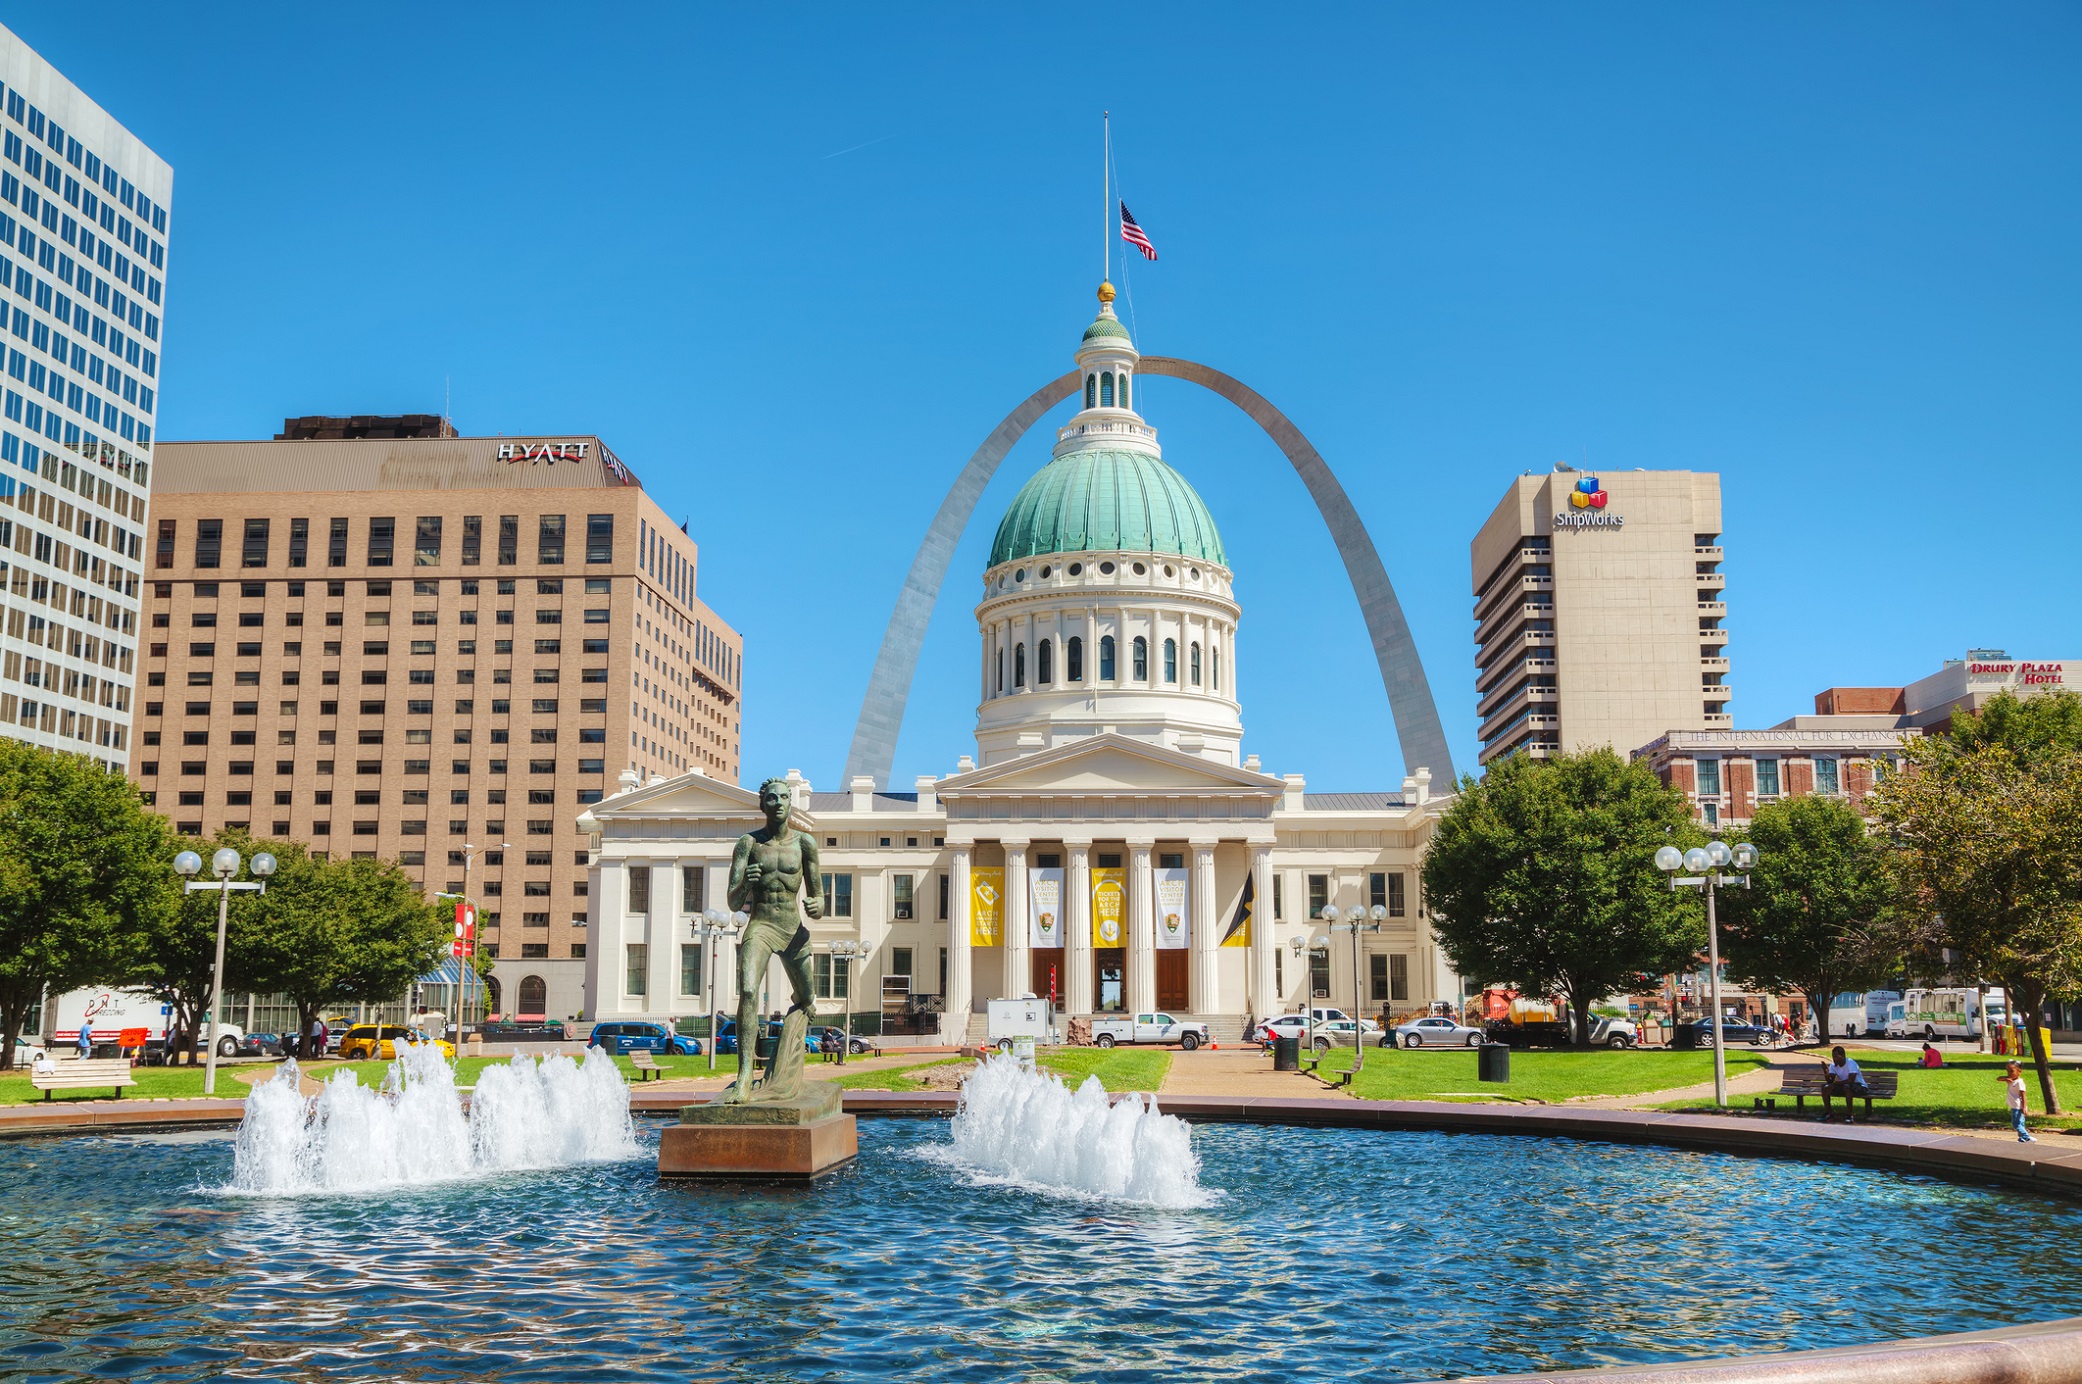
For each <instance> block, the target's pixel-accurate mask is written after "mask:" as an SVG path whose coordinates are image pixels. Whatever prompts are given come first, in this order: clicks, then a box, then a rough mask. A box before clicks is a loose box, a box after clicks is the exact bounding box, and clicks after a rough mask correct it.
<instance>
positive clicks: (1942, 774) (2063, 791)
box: [1872, 704, 2082, 1115]
mask: <svg viewBox="0 0 2082 1384" xmlns="http://www.w3.org/2000/svg"><path fill="white" fill-rule="evenodd" d="M2027 705H2028V704H2027ZM1991 709H1992V708H1991ZM2006 715H2007V716H2008V717H2009V718H2010V719H2009V721H2008V726H2007V729H2006V734H2014V739H2013V740H2011V741H2010V742H2009V743H2006V742H2005V740H2004V739H1998V738H1996V736H1995V735H1994V734H1993V733H1991V729H1990V728H1989V727H1988V726H1987V724H1986V723H1985V722H1983V723H1982V724H1980V725H1974V724H1972V723H1969V724H1968V725H1967V726H1965V727H1963V728H1962V729H1964V730H1965V731H1966V734H1965V735H1963V736H1961V737H1959V738H1958V739H1956V740H1951V739H1947V738H1943V737H1931V738H1930V739H1929V740H1928V741H1925V742H1923V743H1917V742H1913V741H1912V742H1911V743H1910V744H1909V746H1908V747H1907V750H1906V753H1907V756H1908V759H1909V762H1910V766H1911V767H1910V771H1909V772H1907V773H1902V774H1896V775H1893V776H1891V777H1890V778H1888V779H1887V780H1886V781H1885V782H1884V783H1882V784H1881V785H1880V787H1879V788H1878V789H1877V790H1875V792H1874V794H1873V799H1872V801H1873V804H1874V808H1875V810H1876V812H1877V814H1878V816H1879V818H1880V820H1881V821H1882V822H1883V823H1884V824H1885V825H1886V828H1887V831H1888V834H1889V836H1890V838H1891V841H1892V843H1893V845H1894V847H1895V850H1896V855H1895V865H1896V874H1897V878H1898V881H1899V887H1900V890H1901V894H1902V897H1903V904H1904V907H1905V908H1907V909H1912V910H1915V911H1916V912H1917V913H1918V914H1919V915H1920V916H1922V917H1925V918H1927V919H1929V920H1930V922H1929V923H1928V924H1927V929H1928V933H1929V945H1928V947H1927V949H1928V950H1931V951H1935V950H1937V949H1939V948H1942V949H1944V950H1945V951H1948V952H1950V953H1951V954H1952V956H1953V958H1954V962H1953V964H1954V966H1955V969H1958V970H1960V971H1963V972H1965V973H1967V974H1971V975H1976V976H1992V977H1994V978H1995V979H1997V980H1999V981H2000V982H2002V986H2003V990H2004V991H2005V992H2006V995H2007V997H2008V1000H2009V1003H2010V1007H2011V1012H2012V1013H2014V1014H2018V1015H2020V1016H2023V1017H2024V1018H2025V1019H2026V1021H2027V1023H2028V1026H2029V1027H2028V1031H2029V1032H2030V1034H2031V1047H2032V1065H2033V1067H2034V1068H2035V1069H2036V1070H2037V1073H2038V1078H2039V1092H2040V1095H2041V1096H2042V1097H2043V1098H2044V1100H2045V1103H2046V1113H2048V1114H2049V1115H2050V1114H2059V1113H2060V1098H2059V1095H2058V1094H2057V1093H2056V1092H2055V1090H2054V1086H2053V1071H2052V1063H2051V1054H2050V1053H2049V1052H2048V1051H2047V1045H2046V1041H2045V1030H2044V1029H2043V1028H2042V1027H2041V1026H2040V1022H2039V1020H2040V1016H2041V1015H2042V1014H2043V1013H2044V1012H2045V1006H2046V1001H2047V999H2048V998H2049V997H2051V996H2054V995H2070V994H2075V993H2077V992H2078V991H2082V751H2078V750H2075V749H2072V748H2068V747H2066V746H2065V745H2063V744H2062V743H2061V740H2060V737H2059V736H2058V735H2057V734H2056V735H2046V736H2040V735H2037V734H2029V733H2017V732H2029V731H2034V730H2038V729H2043V728H2044V726H2045V725H2046V721H2040V720H2037V719H2036V718H2034V717H2025V716H2023V715H2021V714H2018V713H2016V712H2015V711H2010V712H2006ZM2051 720H2052V717H2050V716H2048V717H2047V721H2051ZM2013 746H2014V747H2013Z"/></svg>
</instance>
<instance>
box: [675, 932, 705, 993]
mask: <svg viewBox="0 0 2082 1384" xmlns="http://www.w3.org/2000/svg"><path fill="white" fill-rule="evenodd" d="M680 993H681V994H682V995H699V994H700V993H701V944H700V943H699V942H683V943H681V944H680Z"/></svg>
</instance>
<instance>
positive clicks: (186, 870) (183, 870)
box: [173, 851, 202, 879]
mask: <svg viewBox="0 0 2082 1384" xmlns="http://www.w3.org/2000/svg"><path fill="white" fill-rule="evenodd" d="M173 867H174V873H175V874H177V875H180V876H182V877H183V878H185V879H193V878H194V877H195V876H197V875H199V874H201V873H202V857H201V856H199V855H197V854H196V853H195V852H194V851H182V852H181V853H180V854H179V855H177V856H175V857H174V858H173Z"/></svg>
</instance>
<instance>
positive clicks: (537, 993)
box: [520, 976, 549, 1019]
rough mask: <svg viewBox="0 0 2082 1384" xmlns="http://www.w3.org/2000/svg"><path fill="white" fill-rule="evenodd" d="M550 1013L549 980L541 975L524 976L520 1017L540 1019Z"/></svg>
mask: <svg viewBox="0 0 2082 1384" xmlns="http://www.w3.org/2000/svg"><path fill="white" fill-rule="evenodd" d="M548 1013H549V982H548V981H545V980H544V979H543V978H542V977H541V976H522V977H521V983H520V1017H521V1018H524V1019H540V1018H544V1017H546V1016H547V1015H548Z"/></svg>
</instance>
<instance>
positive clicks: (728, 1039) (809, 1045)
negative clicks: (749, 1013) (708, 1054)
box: [688, 1019, 818, 1057]
mask: <svg viewBox="0 0 2082 1384" xmlns="http://www.w3.org/2000/svg"><path fill="white" fill-rule="evenodd" d="M766 1036H767V1037H769V1038H778V1037H780V1036H781V1021H780V1020H779V1019H769V1020H767V1021H766ZM817 1036H818V1030H816V1029H811V1030H810V1031H809V1032H808V1033H806V1034H804V1035H803V1040H802V1047H803V1051H804V1052H811V1053H813V1052H816V1051H817ZM688 1041H689V1042H691V1041H693V1040H692V1039H689V1040H688ZM736 1051H737V1020H735V1019H725V1020H724V1021H723V1022H722V1024H721V1026H720V1027H718V1028H717V1030H716V1054H717V1055H718V1056H722V1057H727V1056H730V1055H732V1054H734V1053H736Z"/></svg>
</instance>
